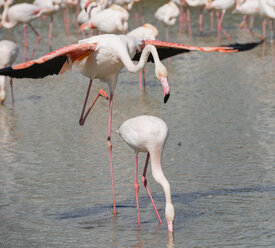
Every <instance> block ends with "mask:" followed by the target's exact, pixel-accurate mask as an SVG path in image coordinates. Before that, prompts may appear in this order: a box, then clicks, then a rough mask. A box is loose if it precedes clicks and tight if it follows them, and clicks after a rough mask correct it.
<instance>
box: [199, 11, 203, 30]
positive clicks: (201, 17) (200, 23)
mask: <svg viewBox="0 0 275 248" xmlns="http://www.w3.org/2000/svg"><path fill="white" fill-rule="evenodd" d="M202 12H203V9H202V8H201V9H200V18H199V25H200V35H202V20H203V15H202Z"/></svg>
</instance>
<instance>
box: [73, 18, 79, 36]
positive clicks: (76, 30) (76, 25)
mask: <svg viewBox="0 0 275 248" xmlns="http://www.w3.org/2000/svg"><path fill="white" fill-rule="evenodd" d="M73 23H74V32H75V35H76V37H78V24H77V21H76V15H75V13H74V14H73Z"/></svg>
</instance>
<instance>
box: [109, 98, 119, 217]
mask: <svg viewBox="0 0 275 248" xmlns="http://www.w3.org/2000/svg"><path fill="white" fill-rule="evenodd" d="M112 107H113V94H112V93H111V94H110V105H109V123H108V138H107V147H108V150H109V159H110V169H111V180H112V191H113V214H114V215H117V212H116V198H115V187H114V173H113V162H112V143H111V125H112Z"/></svg>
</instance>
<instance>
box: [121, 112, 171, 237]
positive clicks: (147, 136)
mask: <svg viewBox="0 0 275 248" xmlns="http://www.w3.org/2000/svg"><path fill="white" fill-rule="evenodd" d="M118 133H119V135H120V136H121V137H122V138H123V139H124V140H125V141H126V143H127V144H128V145H129V146H130V147H131V148H133V149H134V151H135V183H134V186H135V192H136V202H137V219H138V226H140V217H139V200H138V191H139V185H138V180H137V177H138V154H139V153H140V152H146V153H147V159H146V163H145V167H144V171H143V175H142V182H143V185H144V187H145V188H146V190H147V192H148V194H149V196H150V198H151V201H152V204H153V207H154V209H155V211H156V214H157V217H158V220H159V222H160V223H161V219H160V216H159V213H158V210H157V208H156V205H155V203H154V200H153V198H152V195H151V193H150V190H149V188H148V184H147V180H146V171H147V167H148V162H149V158H151V168H152V174H153V177H154V179H155V180H156V182H157V183H159V184H160V185H161V186H162V188H163V191H164V194H165V200H166V207H165V217H166V220H167V225H168V231H169V232H173V231H174V228H173V225H174V219H175V210H174V206H173V204H172V199H171V190H170V184H169V182H168V180H167V179H166V177H165V176H164V174H163V171H162V168H161V167H162V153H163V149H164V146H165V142H166V139H167V137H168V127H167V125H166V123H165V122H164V121H163V120H161V119H160V118H158V117H155V116H148V115H141V116H138V117H135V118H132V119H129V120H127V121H125V122H124V123H123V124H122V125H121V126H120V128H119V130H118Z"/></svg>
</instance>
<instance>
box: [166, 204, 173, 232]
mask: <svg viewBox="0 0 275 248" xmlns="http://www.w3.org/2000/svg"><path fill="white" fill-rule="evenodd" d="M165 218H166V221H167V225H168V232H171V233H172V232H174V219H175V210H174V206H173V204H172V203H167V204H166V208H165Z"/></svg>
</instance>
